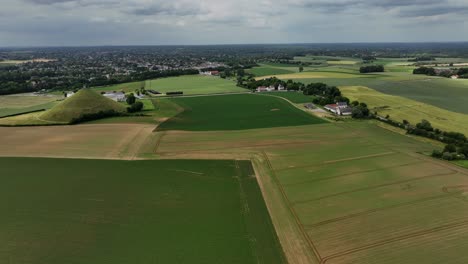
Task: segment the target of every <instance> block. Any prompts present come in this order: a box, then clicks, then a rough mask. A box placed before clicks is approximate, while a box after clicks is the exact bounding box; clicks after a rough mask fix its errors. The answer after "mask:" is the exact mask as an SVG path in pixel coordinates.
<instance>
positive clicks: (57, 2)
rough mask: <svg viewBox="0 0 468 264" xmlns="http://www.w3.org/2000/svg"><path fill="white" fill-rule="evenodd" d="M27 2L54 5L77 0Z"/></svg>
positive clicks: (32, 0) (29, 0) (30, 0)
mask: <svg viewBox="0 0 468 264" xmlns="http://www.w3.org/2000/svg"><path fill="white" fill-rule="evenodd" d="M26 1H27V2H30V3H34V4H39V5H53V4H61V3H68V2H77V0H26Z"/></svg>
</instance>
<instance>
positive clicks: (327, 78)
mask: <svg viewBox="0 0 468 264" xmlns="http://www.w3.org/2000/svg"><path fill="white" fill-rule="evenodd" d="M401 67H402V66H400V68H398V67H397V68H394V69H395V70H394V71H391V72H385V73H376V74H366V75H362V74H352V73H350V72H349V71H348V70H346V71H343V72H342V73H339V72H336V73H332V72H321V71H320V69H319V70H318V71H317V72H303V73H300V74H299V73H295V74H284V75H278V76H276V77H277V78H280V79H283V80H287V79H293V80H294V81H298V82H303V83H315V82H323V83H326V84H328V85H334V86H365V87H369V88H372V89H375V90H377V91H379V92H382V93H386V94H389V95H395V96H402V97H406V98H408V99H412V100H415V101H419V102H422V103H427V104H431V105H433V106H436V107H439V108H443V109H446V110H449V111H453V112H458V113H463V114H468V107H466V106H467V104H468V80H452V79H448V78H441V77H428V76H423V75H413V74H411V73H410V72H405V71H410V69H407V70H405V69H404V67H403V68H401ZM338 71H340V70H339V69H338Z"/></svg>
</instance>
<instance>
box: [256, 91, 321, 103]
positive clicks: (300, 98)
mask: <svg viewBox="0 0 468 264" xmlns="http://www.w3.org/2000/svg"><path fill="white" fill-rule="evenodd" d="M260 95H273V96H278V97H282V98H285V99H287V100H289V101H291V102H292V103H295V104H300V103H311V102H312V100H314V98H315V97H314V96H311V95H304V94H303V93H302V92H265V93H261V94H260Z"/></svg>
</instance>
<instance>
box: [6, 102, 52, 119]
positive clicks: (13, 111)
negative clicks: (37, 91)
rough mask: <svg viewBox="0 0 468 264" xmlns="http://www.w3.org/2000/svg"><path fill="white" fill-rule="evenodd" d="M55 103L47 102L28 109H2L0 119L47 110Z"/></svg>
mask: <svg viewBox="0 0 468 264" xmlns="http://www.w3.org/2000/svg"><path fill="white" fill-rule="evenodd" d="M57 103H58V102H49V103H45V104H38V105H34V106H28V107H23V108H2V109H0V117H4V116H9V115H16V114H22V113H28V112H33V111H37V110H41V109H45V110H47V109H50V108H52V107H54V106H55V105H57Z"/></svg>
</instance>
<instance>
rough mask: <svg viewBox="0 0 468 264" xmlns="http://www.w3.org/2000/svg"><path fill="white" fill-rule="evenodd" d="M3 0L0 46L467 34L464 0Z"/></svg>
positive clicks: (386, 38)
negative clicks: (433, 26)
mask: <svg viewBox="0 0 468 264" xmlns="http://www.w3.org/2000/svg"><path fill="white" fill-rule="evenodd" d="M1 1H2V10H1V12H2V13H3V15H2V16H0V46H2V45H3V46H5V45H21V44H24V42H25V40H26V41H27V42H28V43H29V44H32V45H56V44H57V43H61V44H66V45H82V44H88V45H99V44H107V42H112V44H116V43H118V44H167V43H174V44H202V43H259V42H334V41H339V42H354V41H404V40H406V39H407V36H417V37H419V38H420V39H419V41H424V40H429V39H425V36H436V35H437V33H438V32H434V30H432V29H431V28H428V27H426V26H425V24H424V23H425V22H428V23H429V22H431V23H440V24H446V25H445V26H439V27H437V29H436V30H440V31H441V32H443V33H444V36H445V38H444V39H443V40H441V41H447V40H448V39H447V36H448V35H449V36H452V38H453V39H454V40H460V37H461V36H466V37H464V38H465V40H468V34H467V33H468V29H467V28H466V27H463V25H465V24H464V23H465V22H464V21H465V20H466V19H464V16H466V15H467V11H468V3H467V2H466V0H412V1H407V0H283V1H281V0H237V1H236V0H225V1H219V0H199V1H193V0H172V1H167V0H127V1H119V0H1ZM449 21H450V22H453V21H455V22H456V23H458V24H457V25H458V26H457V27H454V25H452V26H450V24H449V23H448V22H449ZM455 22H454V23H455ZM427 33H431V34H427ZM430 40H434V39H430Z"/></svg>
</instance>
